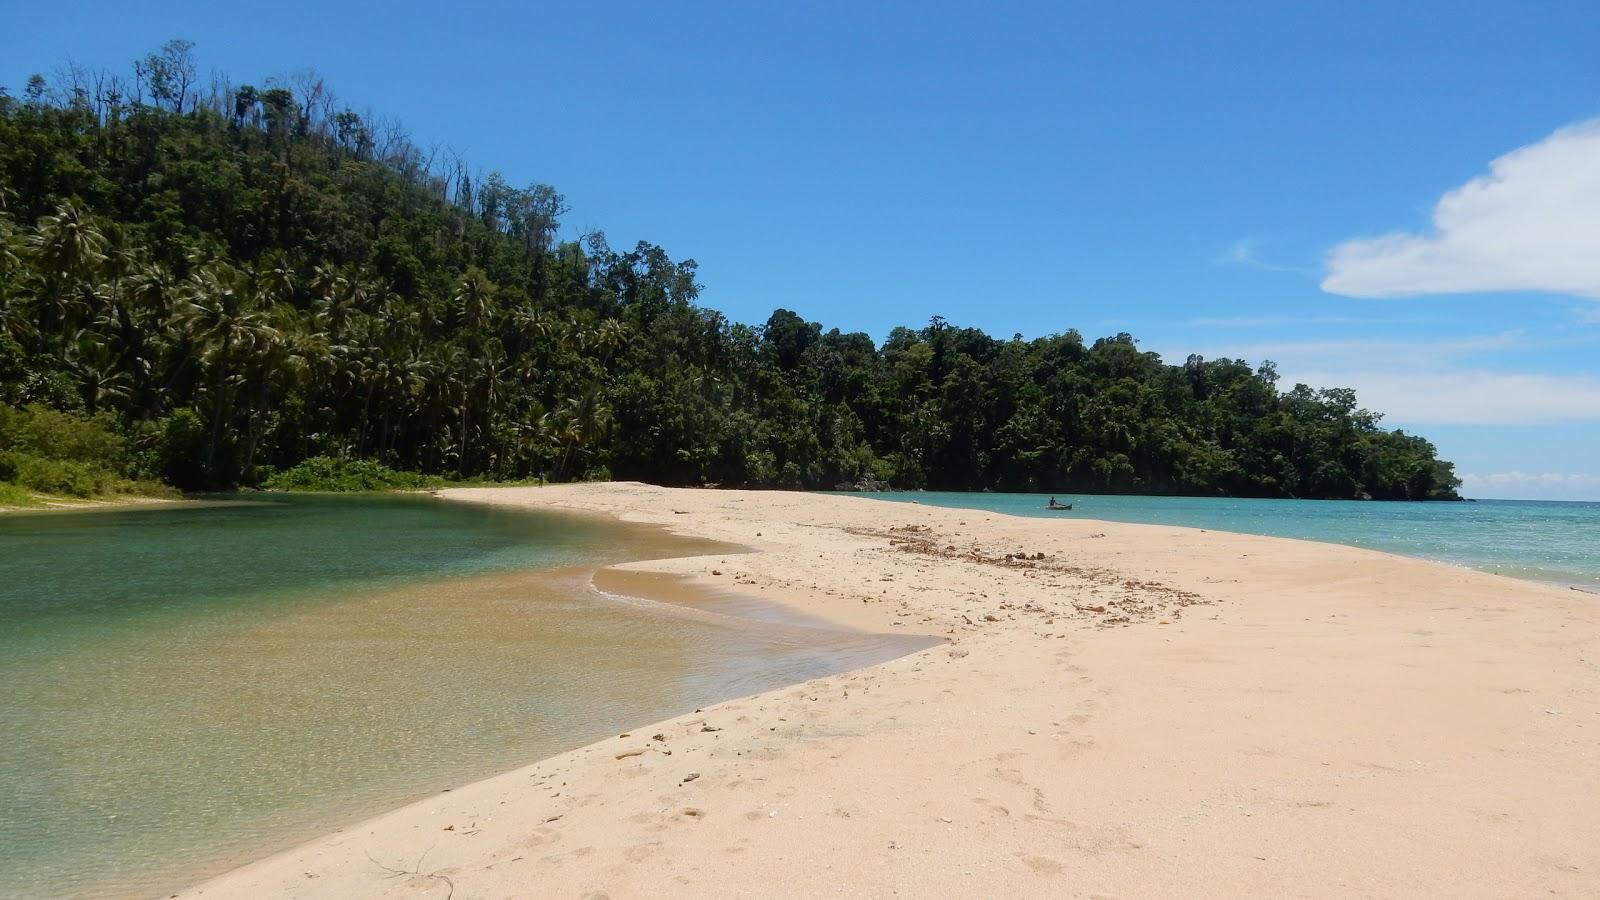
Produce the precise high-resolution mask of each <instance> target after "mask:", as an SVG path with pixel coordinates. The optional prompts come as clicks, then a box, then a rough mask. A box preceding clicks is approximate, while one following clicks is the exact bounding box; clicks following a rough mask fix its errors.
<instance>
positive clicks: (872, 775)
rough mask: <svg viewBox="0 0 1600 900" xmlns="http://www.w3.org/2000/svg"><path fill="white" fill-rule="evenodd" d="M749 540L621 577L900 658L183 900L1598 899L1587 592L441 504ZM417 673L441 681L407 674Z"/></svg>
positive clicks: (375, 830) (1281, 557)
mask: <svg viewBox="0 0 1600 900" xmlns="http://www.w3.org/2000/svg"><path fill="white" fill-rule="evenodd" d="M441 493H442V495H443V496H444V498H445V501H446V502H471V503H493V504H506V505H511V506H527V507H533V508H539V509H565V510H573V511H581V512H586V513H598V514H604V515H610V516H615V517H617V518H620V519H624V520H627V521H632V522H645V523H654V524H659V525H662V526H665V527H667V528H670V529H671V530H673V531H675V532H678V533H681V534H684V535H688V536H693V537H698V538H707V539H711V540H716V541H722V542H726V543H728V544H731V545H739V546H741V547H744V548H748V550H749V552H742V553H726V554H721V553H719V554H715V555H711V556H700V557H690V558H683V559H674V560H664V561H662V560H657V561H651V562H648V563H635V564H628V565H626V566H623V567H620V568H621V569H624V570H627V571H626V572H621V573H617V572H613V573H609V574H608V573H602V575H601V577H602V578H605V579H610V580H609V582H608V583H607V584H606V585H605V586H606V587H607V588H608V589H611V590H616V591H623V590H628V591H633V590H637V591H639V592H641V593H647V592H650V591H651V588H650V581H651V579H652V576H650V575H648V574H637V573H651V572H654V573H666V574H668V575H674V576H682V577H681V578H677V579H672V580H671V585H670V588H669V587H668V586H663V587H662V588H661V589H660V590H661V591H662V592H663V593H669V592H670V591H671V590H679V591H681V590H683V589H684V587H685V586H688V587H690V588H692V587H694V586H695V585H702V586H713V587H715V588H717V589H718V590H719V592H721V593H726V592H728V591H730V590H731V591H736V592H738V593H740V594H743V595H746V596H749V597H752V598H757V599H761V600H765V601H768V602H771V603H778V604H782V605H784V606H787V607H790V608H792V609H794V610H796V611H798V612H800V613H803V614H804V615H806V616H809V617H814V618H816V619H820V620H823V621H826V622H831V623H834V624H836V625H842V626H848V627H852V628H859V629H865V630H870V631H876V632H885V633H901V632H903V633H909V634H924V635H930V636H933V637H936V638H938V639H940V643H938V644H937V645H935V646H933V647H931V648H929V649H926V650H923V651H920V652H918V653H915V654H912V655H910V656H905V657H901V658H899V659H896V660H893V661H891V662H888V663H884V664H881V665H878V666H875V667H872V668H868V669H862V670H858V671H855V672H850V673H846V674H843V675H837V676H833V677H829V678H824V679H820V680H817V681H812V682H807V683H805V684H800V685H795V686H793V687H790V688H787V689H783V690H779V691H776V692H771V693H767V694H762V695H758V696H755V697H749V698H744V699H739V700H734V701H730V702H727V703H723V704H720V705H717V706H714V707H710V708H706V709H703V710H699V711H696V712H693V713H690V714H687V715H684V716H681V717H679V718H677V719H673V720H670V721H667V722H662V723H657V724H654V725H650V726H647V727H642V728H634V729H632V730H630V731H628V732H627V733H625V734H621V735H620V736H618V737H615V738H611V739H608V740H606V741H602V742H600V743H597V744H593V745H590V746H588V747H585V748H582V749H579V750H576V751H573V752H571V753H567V754H564V755H561V756H558V757H555V758H552V759H547V760H544V761H541V762H538V763H535V764H532V765H529V766H527V767H525V768H523V769H519V770H516V771H513V772H509V773H506V774H503V775H500V776H497V777H494V778H490V779H487V780H484V781H480V782H476V783H473V784H470V785H465V786H462V787H459V788H456V789H453V790H451V791H449V792H447V793H442V794H439V795H436V796H433V797H430V798H427V799H424V800H422V801H419V802H417V803H414V804H412V805H409V806H406V807H404V808H401V809H398V810H395V811H393V812H390V813H387V814H385V815H381V816H378V817H376V818H374V819H371V820H368V821H366V822H362V823H359V824H355V825H352V826H350V827H347V828H344V829H342V830H341V831H339V832H336V833H333V834H329V835H326V836H324V837H322V838H319V839H317V840H315V841H312V842H310V843H308V844H305V845H303V846H301V847H298V848H295V849H293V850H290V851H288V852H286V853H282V854H278V855H276V856H273V857H270V858H268V859H264V860H262V861H259V862H257V863H253V864H251V865H248V866H245V867H243V868H240V869H238V870H235V871H233V872H230V873H227V874H225V875H223V876H221V877H218V878H215V879H212V880H210V881H208V882H206V883H204V884H201V885H198V886H196V887H194V888H192V889H190V890H188V891H186V892H183V893H182V894H180V895H177V896H182V897H206V898H219V897H250V898H258V897H329V898H350V897H417V898H445V897H447V896H451V897H453V898H455V900H468V898H474V900H475V898H497V897H536V896H537V897H594V898H599V897H611V898H622V897H651V898H662V897H708V896H709V897H722V896H852V897H855V896H860V897H890V896H907V897H914V896H940V897H974V898H977V897H1000V896H1040V897H1046V896H1048V897H1125V898H1131V897H1239V896H1260V897H1357V896H1359V897H1425V896H1450V897H1532V896H1557V897H1594V896H1600V603H1597V600H1600V598H1597V597H1595V596H1593V595H1589V594H1585V593H1580V592H1577V591H1572V590H1565V589H1561V588H1556V587H1548V586H1543V585H1538V584H1533V583H1525V582H1519V581H1513V580H1510V579H1506V578H1501V577H1498V576H1493V575H1488V574H1483V573H1478V572H1473V571H1469V570H1465V569H1457V568H1452V567H1449V566H1444V565H1438V564H1433V563H1429V562H1424V561H1419V560H1413V559H1407V558H1402V557H1396V556H1390V555H1386V554H1381V553H1375V552H1371V551H1365V550H1359V549H1355V548H1350V547H1342V546H1337V545H1329V544H1318V543H1310V542H1303V541H1292V540H1285V539H1279V538H1264V537H1250V536H1243V535H1235V534H1227V533H1219V532H1214V531H1202V530H1198V529H1186V528H1175V527H1165V526H1144V525H1127V524H1117V523H1109V522H1098V521H1091V520H1085V519H1079V518H1066V517H1064V518H1062V519H1042V518H1040V519H1033V518H1013V517H1007V516H1002V515H997V514H991V513H983V512H975V511H963V510H954V509H939V508H931V507H924V506H920V505H915V506H914V505H909V504H895V503H886V502H880V501H873V500H866V499H861V498H850V497H836V496H823V495H812V494H798V493H784V492H747V491H717V490H685V489H664V488H656V487H650V486H645V485H639V484H588V485H571V486H558V487H542V488H484V489H451V490H447V491H443V492H441ZM420 664H424V663H423V662H421V661H419V665H420Z"/></svg>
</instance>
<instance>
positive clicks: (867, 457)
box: [0, 42, 1458, 499]
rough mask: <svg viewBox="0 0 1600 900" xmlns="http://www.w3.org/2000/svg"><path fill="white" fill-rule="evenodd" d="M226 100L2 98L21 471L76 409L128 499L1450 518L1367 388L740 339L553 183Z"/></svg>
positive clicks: (934, 346) (0, 235) (1003, 350)
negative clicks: (979, 501)
mask: <svg viewBox="0 0 1600 900" xmlns="http://www.w3.org/2000/svg"><path fill="white" fill-rule="evenodd" d="M201 82H202V79H201V78H199V77H197V76H196V66H195V64H194V61H193V57H192V52H191V49H190V47H189V46H188V45H187V44H186V43H184V42H172V43H169V44H168V45H166V46H165V47H163V48H162V49H160V50H158V51H157V52H155V53H153V54H151V55H150V56H149V57H147V58H146V59H143V60H140V61H139V62H137V63H136V64H135V65H134V67H133V70H132V71H131V72H130V73H128V74H126V75H117V74H112V73H100V72H85V71H81V70H73V69H69V70H68V71H66V72H65V73H63V74H58V75H53V76H51V77H50V78H49V79H48V80H47V79H44V78H39V77H35V78H34V79H33V80H32V81H30V82H29V83H28V84H27V85H25V86H23V87H21V88H20V93H17V92H9V93H6V94H3V95H0V203H3V212H0V317H3V318H0V403H3V404H5V405H6V407H7V409H9V412H7V409H0V412H7V415H8V416H9V417H10V418H9V419H8V418H6V417H5V416H0V453H3V452H9V453H12V454H13V456H15V455H16V454H19V453H28V452H31V453H34V454H39V453H48V452H50V448H49V447H48V446H44V444H47V443H48V441H46V440H45V439H44V438H38V439H37V440H35V443H34V444H31V445H26V441H25V440H24V439H23V438H20V437H18V436H17V434H12V435H11V436H10V437H9V438H8V437H7V435H6V433H5V431H4V428H3V423H4V422H6V421H12V422H19V421H25V420H27V418H28V416H29V415H30V414H36V415H35V416H34V417H35V418H39V417H41V416H55V413H54V412H49V410H58V411H64V412H67V413H71V414H73V415H75V416H77V417H82V418H89V419H95V420H97V421H98V422H99V423H100V424H101V425H103V426H104V429H103V430H104V431H105V432H106V433H107V434H108V435H109V436H110V438H111V444H114V445H115V446H116V447H117V448H119V449H118V451H117V452H118V453H119V454H120V455H119V456H118V457H117V459H116V461H115V465H116V466H118V467H120V468H121V470H122V474H124V475H127V476H131V477H159V478H163V479H166V480H168V481H169V482H171V483H174V484H177V485H179V486H181V487H185V488H219V487H227V486H233V485H238V484H246V485H248V484H254V483H257V482H258V481H259V480H260V479H261V478H262V477H263V476H264V475H266V474H267V473H270V472H273V471H281V470H284V469H287V468H289V467H292V466H295V465H297V464H299V463H301V462H302V461H304V460H306V459H308V458H311V457H334V458H339V459H347V460H367V459H370V460H377V461H381V462H383V463H385V464H387V465H388V466H391V467H393V468H397V469H402V470H412V471H417V472H423V473H433V474H439V475H445V476H448V477H471V476H479V475H481V476H486V477H493V478H505V479H519V478H528V477H547V478H552V479H575V478H581V477H598V476H606V475H609V476H611V477H615V478H627V479H642V480H647V481H655V482H664V483H673V484H698V483H721V484H725V485H762V486H784V487H807V488H832V487H835V486H836V485H839V484H842V483H857V482H861V481H863V480H866V481H883V482H887V483H889V484H891V485H894V486H896V487H908V488H914V487H927V488H946V489H978V488H994V489H999V490H1040V491H1045V490H1049V491H1061V492H1065V491H1130V492H1142V493H1186V494H1208V495H1214V494H1230V495H1239V496H1264V497H1363V496H1370V497H1374V498H1412V499H1423V498H1445V497H1454V488H1455V487H1456V485H1457V483H1458V482H1457V480H1456V478H1455V476H1454V474H1453V472H1452V468H1451V466H1450V464H1449V463H1446V462H1442V461H1440V460H1439V459H1437V458H1436V456H1435V451H1434V447H1433V446H1432V444H1430V443H1429V442H1428V441H1426V440H1424V439H1422V438H1420V437H1416V436H1412V435H1407V434H1404V433H1401V432H1398V431H1386V430H1383V429H1381V428H1380V427H1379V424H1378V416H1377V415H1376V414H1373V413H1370V412H1367V411H1365V410H1362V409H1360V408H1359V407H1358V406H1357V404H1356V398H1355V397H1354V395H1353V394H1352V393H1351V392H1350V391H1348V390H1313V389H1311V388H1308V387H1305V386H1302V385H1296V386H1295V387H1294V388H1293V389H1292V390H1289V391H1286V392H1285V391H1281V390H1280V389H1279V388H1280V386H1279V385H1278V383H1277V377H1276V374H1275V372H1274V369H1273V367H1272V365H1271V364H1270V363H1264V364H1262V365H1261V366H1260V367H1252V366H1251V365H1249V364H1247V363H1246V362H1244V361H1240V360H1230V359H1217V360H1202V359H1200V358H1199V357H1194V356H1191V357H1189V358H1188V359H1187V360H1186V361H1184V362H1182V363H1181V364H1178V365H1168V364H1164V363H1163V362H1162V361H1161V360H1160V359H1159V358H1158V357H1157V356H1156V355H1155V354H1153V353H1147V352H1142V351H1140V349H1139V348H1138V346H1137V344H1136V343H1135V341H1134V340H1133V338H1131V337H1130V336H1128V335H1126V334H1119V335H1116V336H1114V337H1106V338H1101V339H1098V340H1095V341H1093V342H1088V341H1085V340H1084V339H1083V338H1082V337H1081V336H1080V335H1079V334H1078V332H1076V331H1070V330H1069V331H1065V332H1063V333H1061V334H1056V335H1051V336H1048V337H1041V338H1037V339H1034V340H1023V339H1020V338H1011V339H997V338H994V337H990V336H989V335H987V334H984V333H983V332H981V331H978V330H976V329H971V328H961V327H956V326H954V325H951V324H949V323H946V322H945V321H944V320H943V319H941V318H939V317H937V316H934V317H932V319H931V321H930V322H929V323H928V324H927V325H926V326H924V327H921V328H898V329H895V330H894V331H893V332H892V333H891V334H889V336H888V338H887V340H885V341H884V342H883V343H881V344H878V343H875V342H874V341H873V340H872V339H871V338H870V337H869V336H867V335H866V334H860V333H854V334H846V333H841V332H840V331H839V330H837V329H833V330H826V329H824V328H823V327H822V326H820V325H818V324H816V323H811V322H807V321H806V320H805V319H803V318H802V317H800V316H798V315H796V314H795V313H792V312H789V311H787V310H779V311H777V312H775V313H773V314H772V316H771V318H769V319H768V320H767V321H766V322H765V323H764V324H761V325H758V326H749V325H742V324H737V323H732V322H729V321H727V320H726V319H725V318H724V317H723V316H722V314H720V313H718V312H716V311H714V310H710V309H706V308H703V307H700V306H697V305H696V304H695V297H696V293H697V291H698V288H699V285H698V284H697V283H696V271H695V264H694V262H692V261H688V260H683V261H675V260H673V259H672V258H671V257H669V256H668V255H667V253H666V252H665V251H664V250H663V249H662V248H660V247H656V246H653V245H650V244H648V243H640V244H638V245H637V246H635V247H633V248H631V249H626V250H621V249H614V248H612V247H610V246H608V245H607V243H606V240H605V237H604V235H603V234H600V233H593V234H588V235H585V236H583V237H582V238H581V239H579V240H575V241H574V240H564V239H562V237H561V232H560V230H559V224H558V223H559V217H560V216H561V215H562V213H563V212H564V211H565V207H564V204H563V201H562V197H561V195H560V194H558V193H557V192H556V191H555V190H553V189H552V188H550V187H548V186H545V185H539V184H536V185H532V186H530V187H527V188H517V187H512V186H511V185H509V184H507V183H506V182H505V181H504V180H502V179H501V178H500V177H499V176H498V175H496V174H492V173H491V174H489V175H487V176H486V177H480V176H479V175H478V174H476V172H475V171H474V170H473V169H471V168H470V167H469V166H467V165H466V164H464V163H463V162H461V161H460V160H459V159H457V158H455V157H453V156H449V155H448V154H444V153H436V152H430V151H427V150H424V149H423V148H421V147H419V146H418V145H416V144H414V143H413V142H412V141H410V140H409V139H408V138H407V137H406V135H405V133H404V132H403V131H402V130H400V129H399V128H398V127H396V126H394V125H392V124H386V123H382V122H378V121H373V120H372V119H371V118H370V117H367V116H363V115H358V114H357V113H356V112H354V111H352V110H350V109H349V108H347V107H345V106H344V105H342V104H341V103H339V102H338V101H337V100H336V99H335V97H334V95H333V94H332V92H331V91H330V90H329V89H328V88H327V86H326V85H324V84H323V83H322V82H321V81H320V80H318V79H317V78H316V77H314V76H310V75H301V76H296V77H295V78H292V79H288V80H285V81H278V80H271V81H267V82H264V83H263V84H261V85H257V86H251V85H244V84H228V83H223V82H222V81H220V80H218V79H211V80H208V81H205V83H203V84H202V83H201ZM819 282H823V283H825V282H826V278H825V277H824V278H821V279H819ZM932 312H935V310H930V313H932ZM62 418H63V417H59V416H56V418H55V419H52V420H51V421H56V420H57V419H62ZM67 418H70V417H67ZM40 421H43V419H40ZM20 433H21V432H18V434H20ZM8 441H9V445H8V443H7V442H8ZM41 441H42V442H44V443H40V442H41ZM5 465H6V463H5V462H4V460H3V459H0V478H3V477H4V474H5V473H4V466H5ZM13 468H15V459H13Z"/></svg>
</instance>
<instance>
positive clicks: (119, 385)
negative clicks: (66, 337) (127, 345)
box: [66, 330, 133, 415]
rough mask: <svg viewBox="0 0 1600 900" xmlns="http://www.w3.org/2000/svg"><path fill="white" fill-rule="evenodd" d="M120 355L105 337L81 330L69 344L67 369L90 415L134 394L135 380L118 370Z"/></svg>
mask: <svg viewBox="0 0 1600 900" xmlns="http://www.w3.org/2000/svg"><path fill="white" fill-rule="evenodd" d="M117 362H118V360H117V354H116V353H114V352H112V350H111V348H110V346H108V345H107V343H106V341H105V339H104V338H102V337H101V336H100V335H98V334H95V333H93V332H91V331H87V330H80V331H79V332H78V333H77V335H76V336H74V338H73V340H72V343H71V344H69V345H68V349H67V354H66V363H67V369H68V370H69V371H70V372H71V373H72V375H73V377H74V378H76V379H77V381H78V391H79V392H80V393H81V394H82V395H83V404H84V406H85V407H86V408H87V409H88V411H89V414H90V415H94V414H95V413H97V412H99V411H100V408H101V407H102V405H103V404H106V403H108V402H121V401H126V400H127V399H128V398H129V397H130V396H132V394H133V378H132V376H130V375H129V374H128V373H127V372H124V371H119V369H118V366H117Z"/></svg>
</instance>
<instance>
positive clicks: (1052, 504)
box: [1048, 497, 1072, 509]
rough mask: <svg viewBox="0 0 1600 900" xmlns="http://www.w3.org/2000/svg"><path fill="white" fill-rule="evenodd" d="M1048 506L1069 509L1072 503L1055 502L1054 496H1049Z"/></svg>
mask: <svg viewBox="0 0 1600 900" xmlns="http://www.w3.org/2000/svg"><path fill="white" fill-rule="evenodd" d="M1048 508H1049V509H1071V508H1072V504H1071V503H1057V502H1056V498H1054V497H1051V498H1050V506H1049V507H1048Z"/></svg>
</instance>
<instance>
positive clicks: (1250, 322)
mask: <svg viewBox="0 0 1600 900" xmlns="http://www.w3.org/2000/svg"><path fill="white" fill-rule="evenodd" d="M1593 312H1594V315H1595V319H1594V321H1596V322H1600V309H1596V310H1594V311H1593ZM1434 321H1438V320H1437V319H1436V318H1434V317H1432V316H1398V317H1387V318H1377V317H1373V316H1199V317H1196V318H1193V319H1186V320H1184V322H1183V323H1182V324H1183V326H1184V327H1185V328H1272V327H1285V328H1295V327H1302V326H1323V325H1397V324H1402V323H1406V322H1434Z"/></svg>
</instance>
